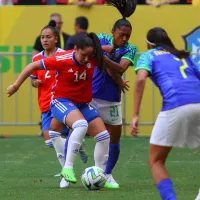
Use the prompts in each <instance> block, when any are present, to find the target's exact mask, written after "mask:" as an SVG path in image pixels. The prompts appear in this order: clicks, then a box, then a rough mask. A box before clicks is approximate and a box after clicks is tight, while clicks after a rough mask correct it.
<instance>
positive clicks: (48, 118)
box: [42, 110, 52, 131]
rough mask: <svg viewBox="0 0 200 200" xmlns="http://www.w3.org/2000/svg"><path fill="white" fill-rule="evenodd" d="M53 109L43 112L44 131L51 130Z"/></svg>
mask: <svg viewBox="0 0 200 200" xmlns="http://www.w3.org/2000/svg"><path fill="white" fill-rule="evenodd" d="M51 120H52V116H51V110H48V111H46V112H43V113H42V131H46V130H49V128H50V125H51Z"/></svg>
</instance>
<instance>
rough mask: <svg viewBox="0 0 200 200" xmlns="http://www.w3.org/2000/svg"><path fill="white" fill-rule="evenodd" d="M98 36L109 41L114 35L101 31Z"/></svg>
mask: <svg viewBox="0 0 200 200" xmlns="http://www.w3.org/2000/svg"><path fill="white" fill-rule="evenodd" d="M98 38H99V39H100V40H105V41H108V42H109V41H111V40H112V36H111V35H108V34H105V33H99V34H98Z"/></svg>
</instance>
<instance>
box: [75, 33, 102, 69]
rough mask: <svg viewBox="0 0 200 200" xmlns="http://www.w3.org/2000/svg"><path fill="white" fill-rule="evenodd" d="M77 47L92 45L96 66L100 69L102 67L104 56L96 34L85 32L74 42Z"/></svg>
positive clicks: (82, 47)
mask: <svg viewBox="0 0 200 200" xmlns="http://www.w3.org/2000/svg"><path fill="white" fill-rule="evenodd" d="M76 47H77V49H84V48H85V47H93V48H94V54H95V55H94V56H95V60H96V63H97V66H98V67H99V69H100V70H103V69H104V59H103V58H104V57H103V50H102V48H101V43H100V41H99V38H98V36H97V35H96V34H95V33H93V32H91V33H87V34H86V35H85V36H83V37H82V38H81V39H80V40H79V41H77V43H76Z"/></svg>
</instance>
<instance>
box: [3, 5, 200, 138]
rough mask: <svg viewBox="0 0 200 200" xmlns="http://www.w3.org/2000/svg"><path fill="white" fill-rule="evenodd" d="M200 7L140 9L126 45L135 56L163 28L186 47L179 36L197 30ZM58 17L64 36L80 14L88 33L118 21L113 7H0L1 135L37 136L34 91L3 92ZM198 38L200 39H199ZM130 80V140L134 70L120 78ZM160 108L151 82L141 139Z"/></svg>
mask: <svg viewBox="0 0 200 200" xmlns="http://www.w3.org/2000/svg"><path fill="white" fill-rule="evenodd" d="M199 11H200V7H198V6H197V7H193V6H190V5H188V6H179V5H173V6H168V5H167V6H163V7H160V8H155V7H152V6H138V7H137V10H136V12H135V13H134V14H133V16H131V17H130V18H129V20H130V22H131V23H132V26H133V31H132V35H131V38H130V42H131V43H133V44H134V45H136V46H137V48H138V54H139V53H140V52H143V51H145V50H146V43H145V36H146V33H147V31H148V30H149V29H150V28H152V27H155V26H162V27H164V28H165V29H166V30H167V31H168V33H169V35H170V36H171V38H172V39H173V42H174V43H175V45H176V46H177V47H178V48H185V45H186V44H185V41H184V39H183V37H182V36H183V35H186V34H188V33H189V32H191V31H192V30H194V29H195V28H196V27H198V26H199V18H198V17H197V16H199ZM53 12H59V13H60V14H61V15H62V17H63V21H64V24H63V29H62V30H63V31H64V32H67V33H69V34H73V33H74V28H73V25H74V20H75V18H76V17H77V16H80V15H84V16H86V17H88V19H89V23H90V25H89V31H93V32H96V33H101V32H104V33H108V34H109V33H110V32H111V29H112V26H113V24H114V22H115V21H116V20H117V19H119V18H120V17H121V16H120V14H119V13H118V11H117V9H115V8H113V7H111V6H106V5H105V6H104V5H102V6H93V7H92V8H90V9H86V8H79V7H77V6H27V7H26V6H2V7H0V30H1V31H0V134H9V135H13V134H14V135H15V134H16V135H29V134H30V135H35V134H38V133H39V132H40V129H39V126H38V122H39V120H40V114H39V109H38V105H37V90H35V89H34V88H32V87H31V86H30V81H29V80H27V81H26V83H25V84H24V85H23V86H22V88H21V90H20V91H19V92H18V93H17V94H16V95H14V96H13V97H12V98H8V97H7V96H6V88H7V86H9V85H10V84H11V83H12V82H13V81H14V79H15V78H16V77H17V76H18V74H19V73H20V72H21V70H22V69H23V68H24V66H25V65H26V64H27V63H29V62H30V61H31V51H32V46H33V44H34V41H35V38H36V36H38V35H39V33H40V30H41V29H42V28H43V27H44V26H45V25H46V24H47V23H48V21H49V16H50V14H51V13H53ZM199 35H200V34H199ZM124 77H125V79H127V80H129V81H130V91H129V92H126V94H125V95H124V96H123V117H124V131H123V134H124V135H129V123H130V120H131V114H132V104H133V92H132V90H133V84H134V79H135V74H134V69H133V68H131V67H130V68H129V69H128V71H127V72H126V74H125V75H124ZM160 107H161V100H160V96H159V93H158V91H157V89H156V88H155V87H153V86H152V84H151V82H150V81H149V82H148V87H147V88H146V91H145V98H144V100H143V104H142V112H141V134H143V135H149V133H150V132H151V129H152V125H153V123H154V122H155V119H156V116H157V113H158V112H159V110H160Z"/></svg>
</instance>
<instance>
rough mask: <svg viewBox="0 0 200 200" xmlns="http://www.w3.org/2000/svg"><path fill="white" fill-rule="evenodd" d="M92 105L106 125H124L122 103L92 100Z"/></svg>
mask: <svg viewBox="0 0 200 200" xmlns="http://www.w3.org/2000/svg"><path fill="white" fill-rule="evenodd" d="M90 105H91V106H92V107H94V108H95V109H96V110H97V112H98V113H99V115H100V117H101V118H102V120H103V121H104V123H105V124H110V125H121V124H122V111H121V102H110V101H105V100H101V99H92V101H91V102H90Z"/></svg>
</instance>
